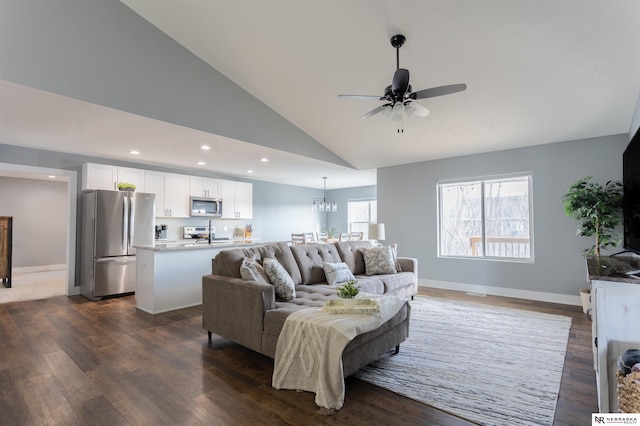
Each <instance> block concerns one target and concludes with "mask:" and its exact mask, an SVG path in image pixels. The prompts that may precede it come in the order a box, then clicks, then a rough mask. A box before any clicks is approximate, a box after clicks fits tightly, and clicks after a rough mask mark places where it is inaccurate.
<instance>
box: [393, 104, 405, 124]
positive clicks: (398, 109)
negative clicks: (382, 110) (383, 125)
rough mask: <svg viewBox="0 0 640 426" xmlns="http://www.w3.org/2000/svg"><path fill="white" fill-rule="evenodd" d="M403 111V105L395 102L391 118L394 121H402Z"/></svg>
mask: <svg viewBox="0 0 640 426" xmlns="http://www.w3.org/2000/svg"><path fill="white" fill-rule="evenodd" d="M404 109H405V108H404V104H403V103H401V102H397V103H396V104H395V105H394V106H393V114H391V117H392V118H393V119H394V120H396V121H400V120H402V116H403V115H404Z"/></svg>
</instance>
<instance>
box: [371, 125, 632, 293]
mask: <svg viewBox="0 0 640 426" xmlns="http://www.w3.org/2000/svg"><path fill="white" fill-rule="evenodd" d="M627 143H628V135H626V134H622V135H615V136H607V137H601V138H593V139H585V140H578V141H569V142H562V143H556V144H549V145H541V146H536V147H530V148H522V149H514V150H507V151H499V152H493V153H488V154H481V155H471V156H464V157H456V158H451V159H444V160H437V161H429V162H423V163H415V164H408V165H402V166H396V167H386V168H382V169H379V170H378V185H377V189H378V221H379V222H384V223H385V227H386V234H387V241H388V242H396V243H398V244H399V246H398V251H399V254H400V255H402V256H413V257H417V258H418V259H419V265H420V267H419V273H420V278H424V279H428V280H435V281H445V282H451V283H462V284H472V285H478V286H490V287H502V288H506V289H519V290H530V291H538V292H546V293H559V294H566V295H577V294H578V291H579V289H580V288H583V287H585V286H587V282H586V279H587V278H586V270H585V263H584V259H583V258H582V256H581V252H582V250H583V249H585V248H587V247H589V246H591V245H592V244H593V242H592V241H591V240H590V239H588V238H584V237H577V236H576V227H577V222H576V221H575V220H574V219H571V218H567V217H565V215H564V211H563V208H562V205H561V202H560V197H561V196H562V195H563V194H564V193H565V192H566V190H567V188H568V187H569V186H570V185H571V184H572V183H573V182H575V181H576V180H578V179H580V178H583V177H585V176H589V175H591V176H593V177H594V179H595V180H596V181H598V182H601V183H604V182H606V181H608V180H620V179H622V153H623V151H624V149H625V148H626V145H627ZM526 171H531V172H532V173H533V217H534V220H533V221H534V228H533V232H534V256H535V262H534V263H532V264H526V263H516V262H502V261H488V260H476V259H474V260H462V259H439V258H438V257H437V195H436V194H437V192H436V181H437V180H438V179H453V178H466V177H478V176H487V175H495V174H502V173H514V172H526Z"/></svg>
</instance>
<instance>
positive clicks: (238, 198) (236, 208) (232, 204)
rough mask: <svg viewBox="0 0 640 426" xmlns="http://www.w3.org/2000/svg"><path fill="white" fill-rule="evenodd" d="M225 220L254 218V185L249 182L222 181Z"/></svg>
mask: <svg viewBox="0 0 640 426" xmlns="http://www.w3.org/2000/svg"><path fill="white" fill-rule="evenodd" d="M220 195H221V198H222V218H223V219H251V218H252V217H253V185H252V184H250V183H247V182H234V181H229V180H222V181H220Z"/></svg>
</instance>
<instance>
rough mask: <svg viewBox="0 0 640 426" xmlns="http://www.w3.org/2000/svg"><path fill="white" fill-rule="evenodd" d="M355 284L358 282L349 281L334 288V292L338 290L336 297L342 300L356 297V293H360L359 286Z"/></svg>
mask: <svg viewBox="0 0 640 426" xmlns="http://www.w3.org/2000/svg"><path fill="white" fill-rule="evenodd" d="M357 284H358V281H356V280H350V281H347V282H346V283H344V284H342V285H339V286H338V287H336V290H338V296H339V297H342V298H343V299H353V298H354V297H356V296H357V295H358V293H360V286H359V285H357Z"/></svg>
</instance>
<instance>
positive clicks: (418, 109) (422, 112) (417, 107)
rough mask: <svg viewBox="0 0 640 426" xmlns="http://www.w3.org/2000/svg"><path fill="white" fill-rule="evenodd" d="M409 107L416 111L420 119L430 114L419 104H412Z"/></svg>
mask: <svg viewBox="0 0 640 426" xmlns="http://www.w3.org/2000/svg"><path fill="white" fill-rule="evenodd" d="M409 105H410V106H412V107H413V108H414V109H415V111H414V114H415V115H417V116H418V117H426V116H427V115H429V113H430V111H429V110H428V109H426V108H425V107H424V106H422V105H420V104H419V103H417V102H411V103H410V104H409Z"/></svg>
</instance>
